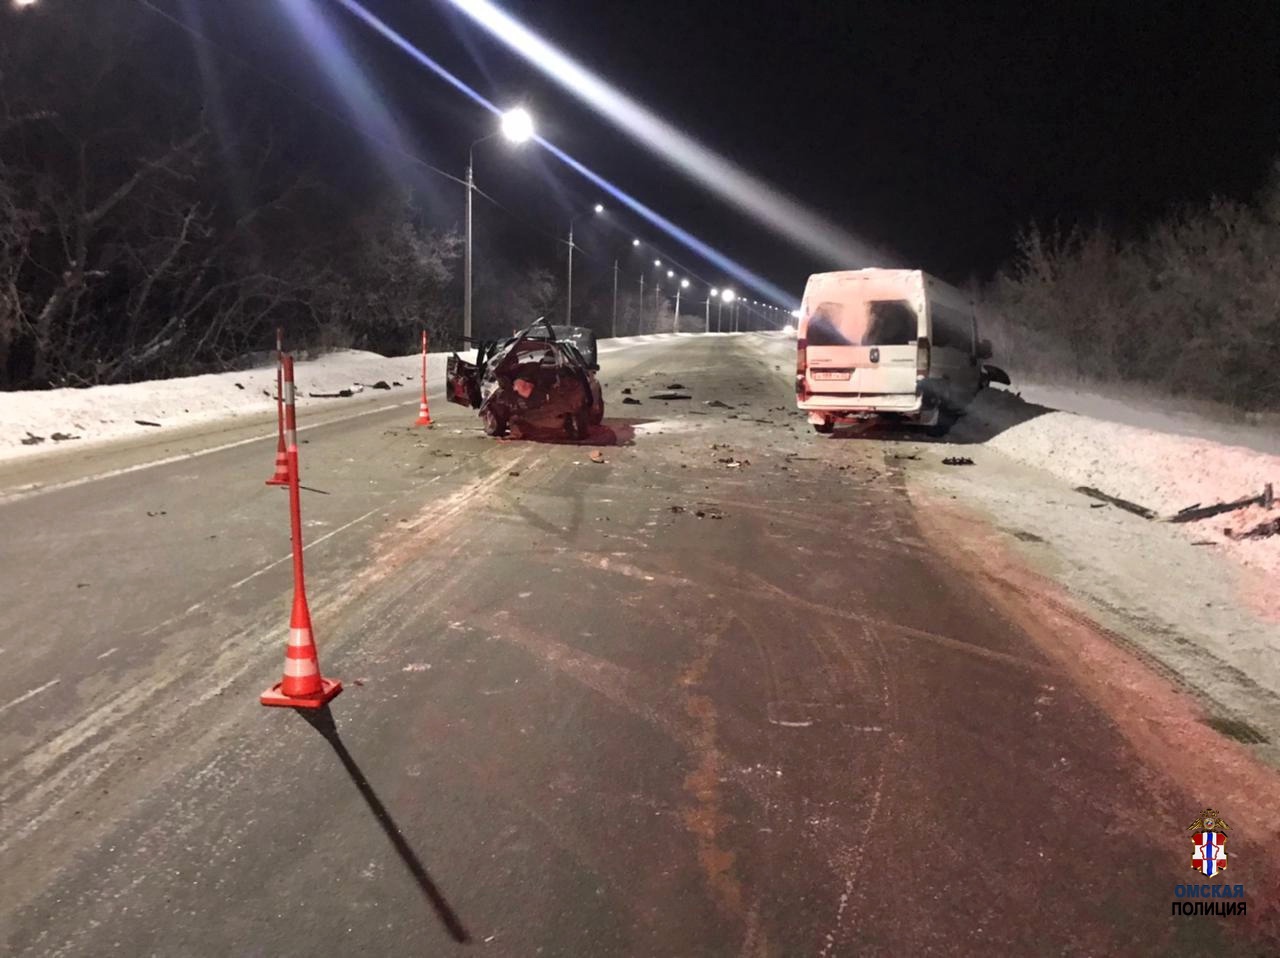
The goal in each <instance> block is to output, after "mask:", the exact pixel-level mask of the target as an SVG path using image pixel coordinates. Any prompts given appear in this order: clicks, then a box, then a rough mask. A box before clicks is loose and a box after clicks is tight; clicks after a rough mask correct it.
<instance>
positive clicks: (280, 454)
mask: <svg viewBox="0 0 1280 958" xmlns="http://www.w3.org/2000/svg"><path fill="white" fill-rule="evenodd" d="M283 336H284V332H283V330H279V329H277V330H276V471H275V475H273V476H272V477H271V478H270V479H268V480H267V485H269V486H287V485H288V484H289V455H288V453H287V452H285V448H284V382H283V378H282V377H283V374H282V372H281V370H282V368H283V366H284V363H283V362H282V361H281V359H280V357H281V356H282V355H284V344H283Z"/></svg>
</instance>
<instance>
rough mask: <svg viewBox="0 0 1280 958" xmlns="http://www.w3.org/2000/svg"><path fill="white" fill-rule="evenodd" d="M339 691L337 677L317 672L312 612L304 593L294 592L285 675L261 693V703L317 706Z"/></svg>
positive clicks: (340, 685) (289, 706) (340, 689)
mask: <svg viewBox="0 0 1280 958" xmlns="http://www.w3.org/2000/svg"><path fill="white" fill-rule="evenodd" d="M341 691H342V683H341V682H339V681H338V680H337V679H326V678H324V677H323V676H322V675H321V674H320V660H319V658H318V657H317V656H316V640H315V637H314V636H313V635H312V634H311V612H310V610H309V609H308V608H307V600H306V597H305V596H302V595H295V596H294V600H293V615H292V616H290V618H289V644H288V646H287V647H286V648H285V659H284V677H283V678H282V679H281V680H280V681H279V682H278V683H277V684H275V685H273V686H272V687H271V688H269V689H267V690H266V691H265V692H263V693H262V698H261V702H262V704H263V705H283V706H286V707H288V708H295V709H318V708H320V707H321V706H323V705H325V704H326V703H327V702H329V701H330V700H331V699H333V698H334V697H335V696H336V695H337V694H338V693H339V692H341Z"/></svg>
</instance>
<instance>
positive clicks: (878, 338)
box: [862, 299, 918, 346]
mask: <svg viewBox="0 0 1280 958" xmlns="http://www.w3.org/2000/svg"><path fill="white" fill-rule="evenodd" d="M917 328H918V327H917V318H916V311H915V310H914V309H912V308H911V304H910V303H908V302H905V301H904V300H899V299H882V300H872V301H871V302H869V303H867V331H866V333H864V334H863V337H862V345H864V346H907V345H910V344H911V343H914V342H915V341H916V336H917V335H918V333H917Z"/></svg>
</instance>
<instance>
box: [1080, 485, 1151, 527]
mask: <svg viewBox="0 0 1280 958" xmlns="http://www.w3.org/2000/svg"><path fill="white" fill-rule="evenodd" d="M1076 492H1079V493H1082V494H1084V495H1086V496H1089V497H1090V498H1092V499H1100V500H1101V501H1103V502H1109V503H1111V505H1113V506H1116V507H1117V508H1120V509H1123V510H1124V511H1125V512H1132V513H1133V514H1134V515H1135V516H1142V518H1144V519H1154V518H1155V517H1156V514H1155V513H1154V512H1153V511H1152V510H1150V509H1148V508H1147V507H1146V506H1140V505H1138V504H1137V503H1136V502H1130V501H1129V500H1128V499H1121V498H1119V497H1118V496H1109V495H1107V494H1106V493H1105V492H1103V491H1102V490H1100V489H1095V488H1093V486H1076Z"/></svg>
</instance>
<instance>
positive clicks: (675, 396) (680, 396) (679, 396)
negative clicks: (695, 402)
mask: <svg viewBox="0 0 1280 958" xmlns="http://www.w3.org/2000/svg"><path fill="white" fill-rule="evenodd" d="M649 398H650V399H692V398H693V397H692V396H689V395H686V394H685V393H654V394H653V395H652V396H650V397H649Z"/></svg>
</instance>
